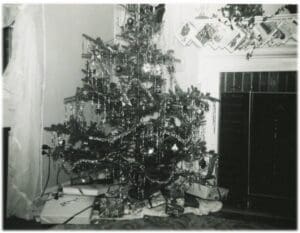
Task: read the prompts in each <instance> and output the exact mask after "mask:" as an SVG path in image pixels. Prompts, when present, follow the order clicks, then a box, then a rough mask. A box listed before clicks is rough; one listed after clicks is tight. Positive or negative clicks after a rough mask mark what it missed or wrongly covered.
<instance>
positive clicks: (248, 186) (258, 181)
mask: <svg viewBox="0 0 300 233" xmlns="http://www.w3.org/2000/svg"><path fill="white" fill-rule="evenodd" d="M245 77H248V79H249V80H246V79H247V78H245ZM221 78H222V80H221V105H220V111H221V115H220V136H219V142H220V143H219V152H220V166H219V182H220V185H221V186H224V187H227V188H229V190H230V195H229V202H231V203H233V204H235V205H237V206H240V207H245V208H249V207H251V208H256V209H269V210H272V211H275V209H277V211H281V210H280V209H283V208H285V209H286V212H287V213H288V212H289V213H288V214H290V215H293V216H295V215H296V207H297V205H296V197H297V194H296V187H297V185H296V180H297V95H296V92H295V91H296V86H295V85H296V72H277V73H276V72H260V73H243V74H236V73H229V75H228V74H226V73H223V74H222V76H221ZM237 79H240V80H239V81H237ZM232 87H234V88H232Z"/></svg>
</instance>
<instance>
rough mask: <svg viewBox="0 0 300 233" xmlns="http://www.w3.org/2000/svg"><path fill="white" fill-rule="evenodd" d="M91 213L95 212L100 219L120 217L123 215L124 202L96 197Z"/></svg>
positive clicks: (111, 198)
mask: <svg viewBox="0 0 300 233" xmlns="http://www.w3.org/2000/svg"><path fill="white" fill-rule="evenodd" d="M95 210H96V211H95ZM93 211H94V212H97V213H98V214H99V217H100V218H118V217H121V216H123V215H124V200H123V199H121V198H115V197H105V196H98V197H96V199H95V202H94V207H93Z"/></svg>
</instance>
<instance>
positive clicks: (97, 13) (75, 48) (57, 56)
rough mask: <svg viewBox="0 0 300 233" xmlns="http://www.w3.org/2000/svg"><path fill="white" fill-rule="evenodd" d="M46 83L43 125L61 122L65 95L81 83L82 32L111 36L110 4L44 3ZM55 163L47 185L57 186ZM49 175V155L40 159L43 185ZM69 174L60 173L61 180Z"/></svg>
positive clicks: (72, 91) (46, 137)
mask: <svg viewBox="0 0 300 233" xmlns="http://www.w3.org/2000/svg"><path fill="white" fill-rule="evenodd" d="M45 27H46V28H45V31H46V35H45V36H46V48H45V49H46V53H45V54H46V86H45V92H44V100H45V102H44V127H46V126H50V125H51V124H57V123H63V120H64V116H65V109H64V98H66V97H70V96H73V95H74V94H75V91H76V87H78V86H81V79H82V78H83V74H82V72H81V69H82V68H84V67H83V64H84V63H83V59H82V58H81V53H82V43H83V37H82V33H85V34H87V35H89V36H91V37H93V38H96V37H101V38H102V40H103V41H108V40H111V39H112V38H113V5H110V4H98V5H91V4H89V5H87V4H85V5H84V4H76V5H75V4H46V5H45ZM43 141H44V143H46V144H50V133H47V132H44V140H43ZM56 172H57V165H56V164H55V163H51V174H50V181H49V184H48V187H51V186H54V185H56ZM47 174H48V158H46V157H44V159H43V184H45V181H46V178H47ZM67 179H68V177H67V176H66V175H64V174H61V176H60V182H63V181H66V180H67Z"/></svg>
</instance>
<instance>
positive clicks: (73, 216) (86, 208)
mask: <svg viewBox="0 0 300 233" xmlns="http://www.w3.org/2000/svg"><path fill="white" fill-rule="evenodd" d="M93 206H94V204H92V205H89V206H88V207H85V208H84V209H83V210H80V211H79V212H77V213H76V214H74V215H72V216H71V217H70V218H68V219H67V220H66V221H64V222H63V223H62V224H67V223H68V222H70V221H71V220H72V219H73V218H75V217H76V216H77V215H79V214H81V213H82V212H84V211H86V210H88V209H90V208H92V207H93Z"/></svg>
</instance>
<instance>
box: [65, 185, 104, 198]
mask: <svg viewBox="0 0 300 233" xmlns="http://www.w3.org/2000/svg"><path fill="white" fill-rule="evenodd" d="M107 190H108V185H101V184H97V185H96V184H90V185H74V186H64V187H63V193H64V194H69V195H84V196H98V195H100V194H104V193H106V192H107Z"/></svg>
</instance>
